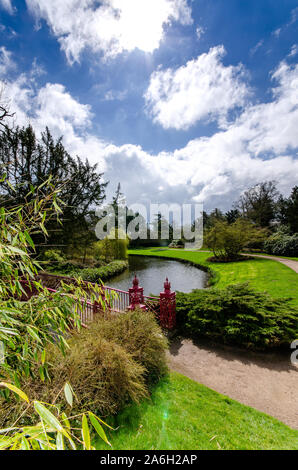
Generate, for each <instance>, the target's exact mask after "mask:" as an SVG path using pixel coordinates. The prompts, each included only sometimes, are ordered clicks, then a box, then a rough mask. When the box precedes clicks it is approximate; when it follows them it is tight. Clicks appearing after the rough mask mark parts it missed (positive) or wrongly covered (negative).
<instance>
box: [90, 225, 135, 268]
mask: <svg viewBox="0 0 298 470" xmlns="http://www.w3.org/2000/svg"><path fill="white" fill-rule="evenodd" d="M118 237H120V238H118ZM128 244H129V241H128V238H127V237H125V236H123V234H121V233H120V231H119V230H116V231H115V232H111V233H110V235H109V237H106V238H104V239H103V240H99V241H98V242H96V243H95V244H94V256H95V258H96V259H97V260H104V261H105V262H107V263H108V262H110V261H113V260H115V259H121V260H126V259H127V256H128V255H127V247H128Z"/></svg>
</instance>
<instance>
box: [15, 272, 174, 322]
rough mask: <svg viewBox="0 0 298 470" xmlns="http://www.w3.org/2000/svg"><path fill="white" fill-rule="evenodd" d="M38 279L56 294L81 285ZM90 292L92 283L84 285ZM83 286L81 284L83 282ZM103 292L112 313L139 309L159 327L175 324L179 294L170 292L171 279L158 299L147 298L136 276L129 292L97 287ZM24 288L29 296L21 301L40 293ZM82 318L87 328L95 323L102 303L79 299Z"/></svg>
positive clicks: (54, 277) (61, 278) (64, 278)
mask: <svg viewBox="0 0 298 470" xmlns="http://www.w3.org/2000/svg"><path fill="white" fill-rule="evenodd" d="M38 280H39V281H41V283H42V285H43V286H44V287H45V288H47V289H48V290H49V291H50V292H57V291H58V289H59V288H60V287H61V284H62V283H64V284H68V285H76V284H78V281H77V279H75V278H70V277H67V276H57V275H54V274H49V273H45V272H42V273H40V274H39V275H38ZM84 284H85V287H86V290H88V288H89V289H90V285H93V286H96V284H93V283H90V282H83V287H84ZM80 285H82V283H80ZM97 287H100V290H101V291H102V293H100V294H99V295H101V296H104V295H105V293H107V294H108V295H107V298H108V299H109V300H108V302H107V307H108V309H109V310H110V311H112V312H118V313H121V312H125V311H127V310H135V309H137V308H140V309H142V310H148V311H152V312H153V313H154V315H155V316H156V318H157V320H158V322H159V324H160V326H161V327H162V328H163V329H166V330H172V329H173V328H175V325H176V293H175V292H172V291H171V284H170V283H169V281H168V279H166V281H165V283H164V290H163V291H162V292H161V293H160V295H159V297H148V296H145V295H144V290H143V288H142V287H140V286H139V280H138V278H137V277H136V276H135V278H134V280H133V285H132V287H131V288H130V289H129V291H128V292H126V291H122V290H119V289H115V288H113V287H109V286H98V285H97ZM23 288H24V290H25V292H26V294H25V295H24V296H23V298H22V300H28V298H30V297H31V296H33V295H36V293H37V291H35V290H34V288H32V285H30V284H29V283H28V281H23ZM79 302H80V303H81V307H80V317H81V321H82V324H83V325H84V326H87V325H88V323H90V322H92V321H93V319H94V315H96V314H98V313H99V312H100V311H101V308H100V303H99V302H96V301H95V302H93V303H92V302H89V301H87V300H85V299H80V300H79Z"/></svg>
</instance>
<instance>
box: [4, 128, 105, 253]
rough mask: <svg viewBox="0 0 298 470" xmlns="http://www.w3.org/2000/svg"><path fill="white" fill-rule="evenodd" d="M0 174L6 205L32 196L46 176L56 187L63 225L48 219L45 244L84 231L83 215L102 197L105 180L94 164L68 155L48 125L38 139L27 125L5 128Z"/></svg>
mask: <svg viewBox="0 0 298 470" xmlns="http://www.w3.org/2000/svg"><path fill="white" fill-rule="evenodd" d="M1 173H2V174H4V173H7V178H6V179H5V180H3V181H2V183H1V184H0V199H1V202H2V204H3V205H5V206H6V207H11V206H13V205H17V204H22V203H24V202H25V201H26V202H28V197H29V196H30V195H31V196H30V197H32V198H33V197H34V194H32V193H31V189H32V188H33V187H40V186H41V185H42V184H43V183H44V182H45V181H47V180H48V179H49V177H51V178H52V182H53V183H54V184H55V185H58V186H60V199H61V211H62V213H61V217H60V218H61V221H62V222H63V225H62V226H59V225H58V224H57V223H56V224H54V223H53V221H51V223H50V224H49V226H48V227H47V228H48V231H49V235H50V236H49V240H48V244H55V245H57V244H58V245H67V244H69V243H70V241H71V239H72V238H73V234H74V232H75V231H76V230H77V229H78V228H79V229H80V231H82V229H83V228H84V230H85V231H88V227H87V226H86V217H87V216H88V214H89V213H90V210H91V209H92V207H94V206H98V205H100V204H101V203H102V202H103V200H104V199H105V188H106V185H107V183H104V182H103V180H102V177H103V175H102V173H98V171H97V165H91V164H90V163H89V162H88V160H86V161H82V160H81V159H80V158H79V157H76V158H73V157H71V156H70V155H69V154H68V152H67V151H66V150H65V148H64V146H63V143H62V138H59V139H57V140H56V141H55V140H54V138H53V137H52V135H51V133H50V131H49V129H48V128H46V130H45V132H43V133H42V135H41V141H40V142H38V140H37V138H36V135H35V132H34V130H33V128H32V127H31V126H27V127H26V128H24V127H23V128H19V127H17V128H15V129H11V128H9V127H6V128H5V129H4V130H3V132H2V133H1V135H0V175H1ZM45 190H46V187H45V188H44V191H45ZM37 244H41V241H40V240H38V241H37Z"/></svg>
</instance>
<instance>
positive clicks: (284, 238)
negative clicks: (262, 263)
mask: <svg viewBox="0 0 298 470" xmlns="http://www.w3.org/2000/svg"><path fill="white" fill-rule="evenodd" d="M264 251H265V252H266V253H269V254H270V255H277V256H294V257H295V256H298V233H294V234H293V235H290V234H289V233H285V232H284V231H283V230H279V231H277V232H276V233H274V234H273V235H271V237H269V238H268V239H267V240H266V241H265V243H264Z"/></svg>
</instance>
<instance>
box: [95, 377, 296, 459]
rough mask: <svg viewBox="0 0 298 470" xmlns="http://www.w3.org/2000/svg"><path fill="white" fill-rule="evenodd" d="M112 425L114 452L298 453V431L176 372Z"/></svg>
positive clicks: (112, 422) (115, 419) (110, 436)
mask: <svg viewBox="0 0 298 470" xmlns="http://www.w3.org/2000/svg"><path fill="white" fill-rule="evenodd" d="M108 422H109V423H110V424H112V425H114V427H118V426H119V428H118V429H117V430H116V431H110V432H109V433H108V435H109V438H110V441H111V442H112V445H113V449H115V450H124V449H126V450H131V449H132V450H150V449H152V450H200V449H204V450H207V449H254V450H259V449H268V450H269V449H298V431H295V430H293V429H290V428H289V427H287V426H286V425H284V424H282V423H280V422H279V421H277V420H276V419H274V418H271V417H270V416H267V415H265V414H263V413H260V412H259V411H256V410H254V409H253V408H249V407H247V406H244V405H241V404H240V403H237V402H236V401H234V400H231V399H230V398H227V397H225V396H223V395H220V394H218V393H216V392H214V391H212V390H210V389H209V388H207V387H205V386H203V385H200V384H198V383H196V382H194V381H192V380H190V379H188V378H186V377H184V376H182V375H180V374H177V373H171V374H170V376H169V377H168V378H165V379H163V380H161V381H160V382H159V384H158V385H157V386H156V387H155V389H154V391H153V393H152V396H151V398H150V400H146V401H144V402H142V403H141V404H140V405H130V406H128V407H127V408H126V409H125V410H124V411H123V412H122V413H120V414H119V415H118V416H117V417H116V418H114V419H113V420H110V421H109V420H108ZM96 448H97V449H106V448H107V446H106V445H105V444H104V443H103V442H102V441H97V442H96Z"/></svg>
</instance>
